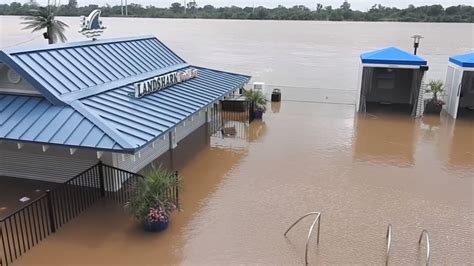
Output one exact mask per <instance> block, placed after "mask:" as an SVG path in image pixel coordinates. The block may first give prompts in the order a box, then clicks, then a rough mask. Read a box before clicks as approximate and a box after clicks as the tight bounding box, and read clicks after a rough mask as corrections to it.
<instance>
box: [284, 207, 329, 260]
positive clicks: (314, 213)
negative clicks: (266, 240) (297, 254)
mask: <svg viewBox="0 0 474 266" xmlns="http://www.w3.org/2000/svg"><path fill="white" fill-rule="evenodd" d="M310 215H316V218H315V219H314V221H313V223H312V224H311V227H310V228H309V231H308V236H307V238H306V250H305V253H304V259H305V263H306V265H308V246H309V240H310V238H311V234H312V233H313V229H314V225H315V224H316V222H318V238H317V243H318V245H319V231H320V229H321V213H320V212H310V213H307V214H305V215H303V216H302V217H301V218H299V219H298V220H297V221H296V222H294V223H293V224H292V225H291V226H290V227H289V228H288V229H287V230H286V232H285V233H284V234H283V235H284V236H285V237H286V234H287V233H288V232H289V231H290V230H291V228H293V227H294V226H295V225H296V224H297V223H298V222H299V221H301V220H303V219H304V218H306V217H308V216H310Z"/></svg>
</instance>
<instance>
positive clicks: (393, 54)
mask: <svg viewBox="0 0 474 266" xmlns="http://www.w3.org/2000/svg"><path fill="white" fill-rule="evenodd" d="M360 59H361V61H362V63H364V64H387V65H410V66H426V65H427V61H426V60H425V59H423V58H421V57H420V56H417V55H414V54H411V53H408V52H406V51H403V50H401V49H398V48H396V47H388V48H384V49H381V50H376V51H372V52H368V53H363V54H361V55H360Z"/></svg>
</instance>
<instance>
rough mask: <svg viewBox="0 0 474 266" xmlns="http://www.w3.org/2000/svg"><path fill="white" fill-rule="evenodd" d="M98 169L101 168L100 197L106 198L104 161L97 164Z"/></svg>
mask: <svg viewBox="0 0 474 266" xmlns="http://www.w3.org/2000/svg"><path fill="white" fill-rule="evenodd" d="M97 167H98V168H99V183H100V196H101V197H105V181H104V165H103V163H102V161H99V162H98V163H97Z"/></svg>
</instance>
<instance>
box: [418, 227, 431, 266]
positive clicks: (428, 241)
mask: <svg viewBox="0 0 474 266" xmlns="http://www.w3.org/2000/svg"><path fill="white" fill-rule="evenodd" d="M423 235H424V236H425V239H426V266H428V265H429V264H430V255H431V254H430V235H429V234H428V231H427V230H426V229H423V231H421V235H420V239H419V240H418V247H420V246H421V241H422V240H423Z"/></svg>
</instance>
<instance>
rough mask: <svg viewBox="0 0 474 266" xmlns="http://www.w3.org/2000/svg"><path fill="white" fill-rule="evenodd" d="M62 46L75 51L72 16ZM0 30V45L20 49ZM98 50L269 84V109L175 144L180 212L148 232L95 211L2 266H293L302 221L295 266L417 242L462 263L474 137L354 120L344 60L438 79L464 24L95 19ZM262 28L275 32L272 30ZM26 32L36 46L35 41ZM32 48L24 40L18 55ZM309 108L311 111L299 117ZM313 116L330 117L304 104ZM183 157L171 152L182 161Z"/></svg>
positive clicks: (353, 260)
mask: <svg viewBox="0 0 474 266" xmlns="http://www.w3.org/2000/svg"><path fill="white" fill-rule="evenodd" d="M64 21H65V22H67V23H68V24H69V25H71V29H70V30H69V31H68V37H69V39H70V40H82V39H83V37H82V36H80V35H79V34H78V33H77V32H76V30H74V28H75V26H74V25H78V19H77V18H64ZM20 22H21V21H20V19H19V17H0V29H1V31H0V34H1V35H0V36H1V38H0V47H5V46H10V45H13V44H16V43H19V42H22V41H25V40H29V39H31V38H32V37H34V36H36V35H31V34H30V33H29V32H27V31H21V30H20V29H21V25H20V24H19V23H20ZM104 24H105V25H106V26H107V27H108V29H107V30H106V32H105V33H104V38H107V37H122V36H130V35H143V34H153V35H156V36H157V37H159V38H160V39H161V40H163V41H164V42H165V43H166V44H167V45H169V46H170V47H171V48H172V49H173V50H175V51H176V52H177V53H178V54H180V55H181V56H183V58H185V59H186V60H188V61H189V62H191V63H192V64H196V65H202V66H207V67H212V68H218V69H224V70H228V71H236V72H240V73H246V74H250V75H252V76H254V80H256V81H264V82H266V83H267V84H273V85H278V87H280V88H282V89H283V99H284V102H282V103H281V105H272V106H271V108H269V111H268V112H267V114H266V115H265V120H264V121H263V122H254V123H252V125H251V126H250V128H248V127H246V126H245V125H243V124H239V123H237V124H234V125H235V126H236V128H237V132H238V134H237V137H233V138H228V137H225V138H222V137H212V138H211V140H210V142H209V141H208V138H207V136H206V135H205V132H203V131H202V130H201V131H199V132H197V133H196V134H194V136H193V139H189V140H186V143H182V144H180V146H178V150H177V151H176V155H177V157H178V158H180V160H179V161H177V162H174V163H175V164H176V165H175V166H176V167H177V168H179V169H180V173H181V174H182V176H183V177H184V192H183V193H182V195H181V196H182V201H183V210H182V211H181V212H179V213H175V214H174V216H173V219H172V225H171V227H170V228H169V229H168V230H167V231H165V232H164V233H161V234H154V235H152V234H146V233H144V232H142V230H140V228H139V227H138V226H137V224H136V222H135V221H133V219H130V217H129V216H128V215H127V214H126V213H124V212H123V210H122V208H121V207H120V206H116V205H114V204H113V203H110V202H102V203H100V204H96V205H95V206H94V207H93V208H92V209H90V210H88V211H87V212H85V213H83V214H81V216H80V217H79V218H77V219H75V220H73V221H72V222H71V223H69V224H67V225H66V226H65V227H64V228H62V229H61V230H60V232H59V233H57V234H55V235H53V236H51V237H49V238H48V239H47V240H46V241H44V242H43V243H41V244H40V245H39V246H38V247H35V248H34V249H32V250H31V251H30V252H29V253H28V254H27V255H26V256H24V257H23V258H22V259H20V260H19V261H18V262H17V263H16V265H58V266H59V265H61V266H62V265H164V264H185V265H209V264H211V265H223V264H232V265H234V264H280V265H288V264H291V265H294V264H302V263H304V244H305V243H304V241H305V237H306V232H307V231H306V230H307V228H308V226H309V223H310V221H307V222H306V223H304V224H301V225H299V226H297V227H296V228H295V229H294V231H292V232H290V234H289V235H288V239H286V238H284V237H283V232H284V231H285V230H286V229H287V227H288V226H289V225H290V224H291V223H292V222H293V221H294V220H295V219H297V218H298V217H299V216H301V215H303V214H305V213H307V212H310V211H321V212H322V224H321V243H320V245H319V247H316V245H315V243H314V241H313V243H312V244H311V246H310V257H309V261H310V263H311V264H316V263H317V264H323V265H327V264H383V263H384V261H385V256H384V254H385V231H386V227H387V224H388V223H391V224H392V225H393V243H392V256H391V260H390V262H391V264H395V265H413V264H421V263H422V262H423V261H422V259H421V258H422V253H423V252H424V248H422V249H421V250H418V246H417V240H418V237H419V234H420V232H421V230H422V229H427V230H428V231H429V233H430V237H431V244H432V263H433V264H435V265H436V264H450V265H458V264H474V257H473V256H474V255H473V252H472V250H474V208H473V207H474V202H473V201H474V200H473V196H474V192H473V191H474V139H473V138H474V137H473V136H474V125H473V123H474V122H473V120H472V119H460V120H458V121H456V122H454V121H452V120H449V119H446V118H437V117H424V118H422V119H416V120H415V119H412V118H410V117H408V116H403V115H399V114H387V113H372V114H367V115H364V116H357V117H356V116H354V106H353V105H351V104H353V103H354V100H355V93H354V90H355V88H356V85H357V74H358V67H359V65H358V64H359V58H358V56H359V54H360V53H361V52H363V51H368V50H373V49H377V48H382V47H387V46H398V47H400V48H403V49H406V50H411V44H412V42H411V41H412V40H411V39H410V38H409V36H411V35H413V34H422V35H423V36H425V39H423V41H422V44H421V48H420V54H421V55H422V56H424V57H425V58H426V59H428V62H429V65H430V71H429V72H428V73H429V74H428V75H429V78H436V79H444V77H445V73H446V64H447V59H448V57H449V56H450V55H453V54H460V53H464V52H467V51H470V50H472V49H473V47H474V30H473V27H474V26H473V24H429V23H352V22H351V23H345V22H344V23H333V22H293V21H286V22H284V21H281V22H280V21H278V22H277V21H230V20H229V21H215V20H171V19H141V18H129V19H121V18H104ZM275 29H278V31H277V32H276V31H275ZM39 34H40V33H38V34H37V35H39ZM35 43H36V44H38V43H44V40H42V39H41V38H37V39H35V40H33V41H32V42H31V43H29V44H35ZM311 102H312V103H311ZM316 102H324V103H338V104H320V103H319V104H317V103H316ZM182 147H185V148H182Z"/></svg>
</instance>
